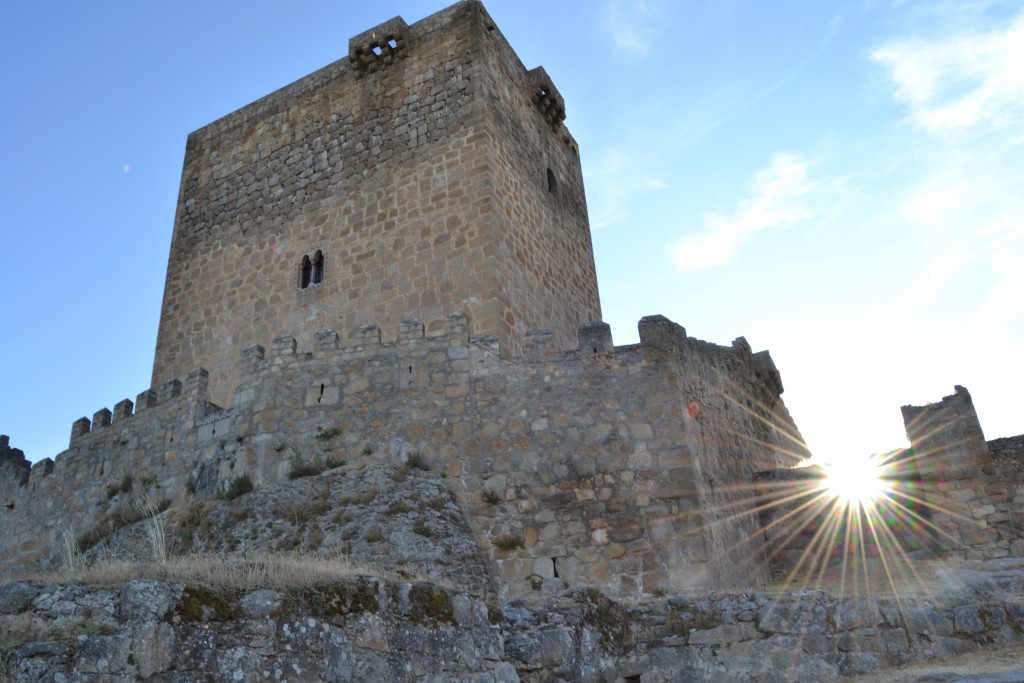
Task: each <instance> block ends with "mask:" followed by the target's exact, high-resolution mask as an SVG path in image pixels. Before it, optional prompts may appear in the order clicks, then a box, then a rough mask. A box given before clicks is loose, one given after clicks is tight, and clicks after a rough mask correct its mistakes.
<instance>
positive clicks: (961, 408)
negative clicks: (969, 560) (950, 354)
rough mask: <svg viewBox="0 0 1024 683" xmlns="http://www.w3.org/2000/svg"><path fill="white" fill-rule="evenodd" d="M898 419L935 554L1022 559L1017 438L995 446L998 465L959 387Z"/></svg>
mask: <svg viewBox="0 0 1024 683" xmlns="http://www.w3.org/2000/svg"><path fill="white" fill-rule="evenodd" d="M903 419H904V422H905V423H906V427H907V437H908V438H909V439H910V442H911V444H912V445H913V451H914V454H913V466H914V468H915V469H916V470H917V472H918V475H919V480H920V481H921V487H920V490H921V494H922V497H923V499H924V501H925V503H926V505H927V507H928V509H929V510H930V512H931V518H932V522H933V523H934V530H933V531H934V537H935V543H936V544H937V545H938V547H940V548H942V549H944V550H962V551H965V552H966V553H967V554H968V555H971V556H981V557H1005V556H1007V555H1010V554H1015V555H1024V542H1022V539H1024V462H1022V461H1021V460H1020V459H1019V458H1016V457H1012V455H1010V453H1013V449H1014V446H1015V445H1016V444H1018V443H1020V441H1021V437H1015V438H1013V439H1009V440H1000V441H1001V442H1002V443H998V444H997V446H996V452H997V453H998V454H999V456H998V457H996V455H995V454H994V453H993V452H992V451H991V450H990V449H989V446H988V444H987V443H986V441H985V437H984V434H983V433H982V431H981V425H980V423H979V421H978V415H977V413H976V412H975V410H974V402H973V401H972V400H971V395H970V393H968V391H967V389H965V388H964V387H961V386H957V387H956V391H955V393H954V394H953V395H951V396H946V397H943V399H942V400H941V401H940V402H938V403H932V404H929V405H925V406H903ZM1008 451H1009V453H1007V452H1008Z"/></svg>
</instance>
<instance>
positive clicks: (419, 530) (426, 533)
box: [412, 519, 434, 538]
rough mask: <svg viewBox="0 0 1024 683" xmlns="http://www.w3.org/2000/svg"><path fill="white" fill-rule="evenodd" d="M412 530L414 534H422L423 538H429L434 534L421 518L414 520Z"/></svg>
mask: <svg viewBox="0 0 1024 683" xmlns="http://www.w3.org/2000/svg"><path fill="white" fill-rule="evenodd" d="M412 531H413V533H414V534H419V535H420V536H423V537H425V538H430V537H431V536H433V535H434V532H432V531H431V530H430V528H429V527H428V526H427V523H426V522H424V521H423V520H422V519H421V520H420V521H418V522H416V526H414V527H413V528H412Z"/></svg>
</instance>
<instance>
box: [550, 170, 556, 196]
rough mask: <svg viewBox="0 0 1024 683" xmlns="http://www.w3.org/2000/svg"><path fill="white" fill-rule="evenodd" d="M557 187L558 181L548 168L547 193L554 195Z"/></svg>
mask: <svg viewBox="0 0 1024 683" xmlns="http://www.w3.org/2000/svg"><path fill="white" fill-rule="evenodd" d="M557 187H558V180H557V179H556V178H555V172H554V171H552V170H551V169H550V168H549V169H548V192H550V193H551V194H554V193H555V189H556V188H557Z"/></svg>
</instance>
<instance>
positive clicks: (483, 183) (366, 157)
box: [153, 2, 601, 404]
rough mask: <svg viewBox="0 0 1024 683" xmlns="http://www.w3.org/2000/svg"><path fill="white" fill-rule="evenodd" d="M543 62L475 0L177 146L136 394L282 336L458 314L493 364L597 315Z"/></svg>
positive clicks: (220, 388)
mask: <svg viewBox="0 0 1024 683" xmlns="http://www.w3.org/2000/svg"><path fill="white" fill-rule="evenodd" d="M564 118H565V107H564V105H563V103H562V98H561V96H560V95H559V93H558V90H557V89H556V88H555V87H554V85H553V84H552V82H551V79H550V78H549V77H548V75H547V74H546V73H545V72H544V69H542V68H536V69H533V70H532V71H527V70H526V69H525V68H523V66H522V64H521V63H520V62H519V59H518V58H517V57H516V55H515V53H514V52H513V51H512V49H511V47H509V45H508V43H507V42H506V41H505V39H504V37H503V36H502V35H501V33H500V32H499V31H498V30H497V29H496V28H495V26H494V23H493V22H492V21H491V19H490V17H489V16H488V15H487V12H486V10H484V8H483V6H482V5H480V4H479V3H474V2H465V3H460V4H458V5H456V6H454V7H452V8H450V9H448V10H445V11H443V12H440V13H438V14H436V15H434V16H432V17H429V18H427V19H424V20H423V21H420V22H418V23H416V24H415V25H413V26H411V27H410V26H407V25H406V23H405V22H404V21H403V20H402V19H401V18H395V19H392V20H391V21H388V22H385V23H384V24H381V25H380V26H377V27H376V28H373V29H371V30H369V31H366V32H365V33H362V34H360V35H358V36H355V37H354V38H352V39H351V40H350V41H349V54H348V56H347V57H346V58H344V59H342V60H340V61H338V62H336V63H334V64H331V65H329V66H327V67H325V68H323V69H321V70H320V71H317V72H316V73H314V74H311V75H309V76H307V77H306V78H303V79H302V80H300V81H297V82H296V83H293V84H292V85H290V86H288V87H285V88H283V89H281V90H279V91H278V92H275V93H273V94H271V95H269V96H267V97H265V98H263V99H261V100H259V101H257V102H254V103H252V104H250V105H249V106H246V107H243V108H242V109H240V110H238V111H236V112H234V113H233V114H229V115H228V116H226V117H224V118H222V119H220V120H219V121H216V122H214V123H212V124H210V125H208V126H206V127H205V128H202V129H200V130H198V131H196V132H194V133H192V134H191V135H190V136H189V139H188V143H187V145H186V151H185V165H184V169H183V171H182V176H181V190H180V193H179V196H178V209H177V214H176V217H175V224H174V237H173V240H172V246H171V254H170V259H169V262H168V266H167V282H166V286H165V290H164V302H163V309H162V313H161V316H160V331H159V335H158V338H157V348H156V360H155V362H154V364H153V386H158V385H159V384H161V383H163V382H165V381H167V380H170V379H173V378H174V377H183V376H185V375H186V374H187V373H188V372H190V371H191V370H193V369H194V368H197V367H204V368H206V369H207V370H209V371H210V374H211V379H210V385H211V386H210V389H211V395H212V396H213V398H214V400H215V401H217V402H218V403H221V404H228V403H230V402H231V399H232V393H233V392H234V387H235V384H236V383H237V379H238V378H237V376H236V375H235V374H234V362H235V361H236V360H237V359H238V357H239V355H240V354H241V352H242V350H243V349H244V348H245V347H247V346H249V345H251V344H267V343H268V342H269V340H271V339H273V338H274V336H276V335H278V334H280V333H282V332H287V333H289V334H292V335H294V336H295V338H296V339H297V340H298V342H299V344H301V345H303V346H308V345H310V344H311V343H312V341H313V335H314V334H315V333H316V332H317V331H318V330H323V329H327V328H330V329H335V330H339V331H341V332H342V334H344V335H347V334H349V333H351V332H352V331H354V330H356V329H358V328H359V327H360V326H361V325H367V324H373V325H379V326H380V328H381V329H382V330H384V331H385V333H387V334H391V332H392V330H394V329H395V328H397V326H398V325H399V324H400V323H401V321H403V320H405V319H408V318H417V319H419V320H422V321H423V322H424V324H425V326H426V329H427V332H428V333H434V332H439V331H441V330H442V329H443V325H444V322H443V321H444V318H445V316H447V315H451V314H453V313H457V312H464V313H466V315H467V316H468V318H469V321H470V324H471V325H472V328H473V330H474V332H475V333H476V334H479V335H489V336H494V337H495V338H497V339H498V340H499V341H500V342H501V345H502V348H503V349H504V352H505V353H506V354H511V355H515V354H518V353H519V352H520V351H521V349H522V343H523V337H524V335H525V334H526V332H527V331H528V330H531V329H538V328H543V329H548V330H550V331H551V332H552V333H553V334H554V339H555V342H556V344H557V345H558V346H559V347H561V348H572V347H574V346H575V345H576V330H577V328H579V326H580V325H582V324H584V323H587V322H591V321H596V320H600V319H601V304H600V301H599V298H598V292H597V278H596V275H595V272H594V256H593V250H592V247H591V240H590V230H589V225H588V221H587V207H586V201H585V197H584V194H583V179H582V174H581V170H580V160H579V154H578V148H577V147H576V144H575V142H574V141H573V139H572V136H571V135H570V134H569V132H568V130H566V128H565V126H564V125H563V123H562V120H563V119H564Z"/></svg>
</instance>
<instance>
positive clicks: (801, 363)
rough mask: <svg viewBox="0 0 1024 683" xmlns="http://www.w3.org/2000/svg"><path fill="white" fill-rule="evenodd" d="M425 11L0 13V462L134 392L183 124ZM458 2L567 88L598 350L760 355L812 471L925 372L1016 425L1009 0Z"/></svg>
mask: <svg viewBox="0 0 1024 683" xmlns="http://www.w3.org/2000/svg"><path fill="white" fill-rule="evenodd" d="M445 4H446V3H445V2H444V1H443V0H441V1H438V2H427V1H423V0H420V1H419V2H387V1H386V0H381V1H380V2H377V3H375V4H373V5H372V6H370V4H369V3H355V2H341V1H337V0H336V1H335V2H321V1H319V0H300V1H299V2H294V3H280V2H263V1H261V0H248V1H246V2H237V1H233V0H232V1H223V2H212V3H211V2H202V3H200V2H197V1H195V0H179V1H178V2H175V3H140V2H134V1H133V2H127V1H122V0H109V1H106V2H104V3H72V2H47V1H46V0H41V1H40V2H34V3H9V4H8V5H7V6H5V8H4V9H3V11H2V19H0V58H2V60H3V63H4V64H5V65H6V67H5V69H4V70H3V72H2V74H0V84H2V92H3V107H0V129H2V130H3V131H4V133H5V140H4V154H3V161H4V163H3V164H0V203H2V206H3V219H2V221H3V222H2V226H3V228H2V231H0V253H2V255H3V264H4V265H3V267H2V268H0V321H2V325H3V334H0V432H2V433H5V434H9V435H11V442H12V445H13V446H15V447H19V448H22V449H23V450H25V451H26V454H27V455H28V456H29V458H30V459H32V460H38V459H41V458H43V457H54V456H55V455H57V453H59V452H60V451H61V450H63V449H64V448H66V446H67V441H68V436H69V434H70V429H71V423H72V422H73V421H74V420H75V419H77V418H78V417H81V416H83V415H85V416H88V417H91V416H92V414H93V413H94V412H95V411H96V410H98V409H100V408H102V407H104V406H106V407H109V408H112V407H113V405H114V403H116V402H117V401H119V400H120V399H122V398H125V397H128V398H132V399H134V398H135V395H136V394H137V393H138V392H139V391H141V390H143V389H145V388H147V387H148V383H149V378H150V369H151V365H152V360H153V351H154V347H155V342H156V331H157V322H158V315H159V308H160V299H161V294H162V290H163V278H164V272H165V268H166V259H167V252H168V248H169V243H170V237H171V230H172V227H173V221H174V210H175V202H176V199H177V192H178V182H179V178H180V173H181V163H182V158H183V154H184V148H185V138H186V135H187V134H188V133H189V132H190V131H192V130H195V129H197V128H199V127H201V126H203V125H205V124H207V123H209V122H211V121H213V120H215V119H217V118H219V117H221V116H223V115H224V114H227V113H229V112H231V111H233V110H235V109H237V108H238V107H241V106H243V105H245V104H247V103H248V102H251V101H253V100H255V99H257V98H259V97H261V96H262V95H265V94H267V93H269V92H271V91H273V90H275V89H277V88H279V87H282V86H284V85H286V84H288V83H290V82H291V81H294V80H296V79H298V78H300V77H302V76H304V75H305V74H307V73H310V72H312V71H314V70H315V69H317V68H319V67H321V66H323V65H325V64H327V63H330V62H332V61H335V60H336V59H339V58H341V57H342V56H344V55H345V54H346V53H347V45H348V39H349V37H351V36H353V35H355V34H357V33H360V32H362V31H363V30H365V29H367V28H370V27H371V26H374V25H376V24H377V23H380V22H381V21H384V20H386V19H388V18H390V17H392V16H395V15H401V16H403V17H404V18H405V19H406V20H407V21H408V22H409V23H412V22H414V21H417V20H419V19H421V18H423V17H425V16H427V15H428V14H430V13H432V12H434V11H436V10H438V9H441V8H442V7H443V6H444V5H445ZM486 4H487V7H488V10H489V11H490V13H491V14H492V16H493V17H494V19H495V21H496V22H497V24H498V27H499V28H500V29H501V30H502V32H503V33H504V34H505V36H506V37H507V38H508V40H509V41H510V43H511V44H512V45H513V47H514V48H515V49H516V51H517V52H518V53H519V55H520V57H521V58H522V60H523V62H524V64H525V65H526V66H527V68H532V67H534V66H537V65H543V66H544V67H545V68H546V69H547V71H548V73H549V74H551V76H552V79H553V80H554V82H555V84H556V86H557V87H558V88H559V90H560V91H561V92H562V94H563V95H564V97H565V99H566V105H567V107H566V108H567V113H568V118H567V120H566V124H567V125H568V127H569V129H570V130H571V131H572V132H573V134H574V136H575V137H576V139H577V141H578V142H579V146H580V151H581V157H582V160H583V168H584V174H585V179H586V183H587V185H586V187H587V197H588V203H589V207H590V217H591V224H592V226H593V236H594V248H595V254H596V259H597V270H598V277H599V280H600V284H601V295H602V303H603V307H604V315H605V320H606V321H607V322H609V323H610V324H611V326H612V333H613V335H614V338H615V341H616V343H618V344H624V343H630V342H634V341H636V340H637V333H636V322H637V320H639V318H640V317H642V316H644V315H648V314H653V313H661V314H664V315H666V316H668V317H669V318H671V319H673V320H675V321H676V322H678V323H680V324H681V325H683V326H684V327H686V328H687V331H688V332H689V333H690V334H691V335H692V336H695V337H698V338H701V339H705V340H708V341H713V342H717V343H720V344H728V343H729V342H730V341H731V340H732V339H733V338H735V337H737V336H739V335H744V336H745V337H746V338H747V340H748V341H749V342H750V343H751V345H752V346H753V347H754V349H755V350H760V349H764V348H768V349H770V350H771V352H772V356H773V357H774V359H775V361H776V364H777V365H778V366H779V369H780V370H781V372H782V377H783V382H784V384H785V385H786V393H785V395H784V398H785V399H786V402H787V404H788V406H789V408H790V411H791V412H792V414H793V416H794V417H795V419H796V420H797V423H798V425H799V426H800V428H801V429H802V431H803V433H804V435H805V437H807V439H808V441H809V443H810V445H811V448H812V450H813V451H814V452H815V453H816V455H817V456H819V457H821V458H824V459H834V458H842V457H851V456H856V455H866V454H868V453H871V452H875V451H881V450H887V449H890V448H894V447H898V446H901V445H903V444H904V443H905V437H904V435H903V429H902V422H901V418H900V412H899V406H900V405H902V404H905V403H914V404H920V403H926V402H931V401H935V400H938V399H939V398H941V397H942V396H943V395H947V394H950V393H952V390H953V385H954V384H963V385H964V386H966V387H967V388H968V389H969V390H970V391H971V393H972V395H973V396H974V399H975V405H976V407H977V409H978V413H979V415H980V417H981V421H982V426H983V428H984V429H985V432H986V436H987V437H988V438H995V437H1000V436H1009V435H1014V434H1018V433H1021V432H1024V410H1022V407H1024V400H1022V399H1021V395H1022V394H1021V387H1022V386H1024V364H1022V362H1021V359H1022V357H1024V267H1022V264H1024V191H1022V189H1021V188H1024V2H1021V1H1017V2H986V1H984V0H977V1H971V2H942V1H941V0H940V1H936V0H929V1H927V2H914V1H910V0H891V1H886V0H863V1H861V2H838V1H837V2H828V1H822V2H814V3H807V2H786V1H780V2H772V3H766V2H761V1H759V0H757V1H755V0H745V1H735V2H729V1H727V0H721V1H718V2H713V3H711V2H704V1H699V2H698V1H693V2H683V1H676V2H672V1H669V0H634V1H631V2H626V1H625V0H593V1H591V2H586V3H582V2H580V3H574V2H557V3H553V2H550V1H548V2H538V1H534V0H516V1H515V2H509V1H507V0H492V1H491V2H489V3H486ZM282 332H287V331H285V330H282ZM267 341H268V342H269V340H267Z"/></svg>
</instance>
